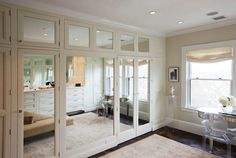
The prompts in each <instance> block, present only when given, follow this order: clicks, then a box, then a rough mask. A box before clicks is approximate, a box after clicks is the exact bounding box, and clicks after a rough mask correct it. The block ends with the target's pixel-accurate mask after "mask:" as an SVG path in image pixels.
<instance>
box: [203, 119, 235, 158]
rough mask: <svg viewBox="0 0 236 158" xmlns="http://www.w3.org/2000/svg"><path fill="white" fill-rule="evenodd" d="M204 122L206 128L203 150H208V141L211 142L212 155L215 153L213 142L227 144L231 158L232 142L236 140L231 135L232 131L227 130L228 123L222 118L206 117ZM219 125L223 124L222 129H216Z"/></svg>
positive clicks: (228, 156)
mask: <svg viewBox="0 0 236 158" xmlns="http://www.w3.org/2000/svg"><path fill="white" fill-rule="evenodd" d="M205 118H206V119H204V120H203V121H202V125H203V126H204V136H203V148H204V149H206V139H209V140H210V153H212V151H213V140H215V141H218V142H221V143H225V144H226V145H227V158H231V141H232V140H233V139H234V138H235V137H234V135H232V134H231V133H229V132H228V131H229V130H230V129H228V128H227V122H225V121H224V120H223V119H222V118H211V117H209V116H206V117H205ZM217 124H218V125H219V124H221V127H223V129H222V128H216V126H217Z"/></svg>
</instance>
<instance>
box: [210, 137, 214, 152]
mask: <svg viewBox="0 0 236 158" xmlns="http://www.w3.org/2000/svg"><path fill="white" fill-rule="evenodd" d="M213 143H214V142H213V139H212V138H210V153H212V152H213Z"/></svg>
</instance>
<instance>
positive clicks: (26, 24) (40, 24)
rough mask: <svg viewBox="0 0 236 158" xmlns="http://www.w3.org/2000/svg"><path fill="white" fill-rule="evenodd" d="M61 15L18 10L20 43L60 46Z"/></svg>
mask: <svg viewBox="0 0 236 158" xmlns="http://www.w3.org/2000/svg"><path fill="white" fill-rule="evenodd" d="M59 20H60V19H59V17H54V16H47V15H41V14H38V13H37V14H36V13H32V12H27V11H23V10H19V11H18V43H19V45H32V46H43V47H59Z"/></svg>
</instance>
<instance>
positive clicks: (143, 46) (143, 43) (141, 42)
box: [138, 37, 149, 52]
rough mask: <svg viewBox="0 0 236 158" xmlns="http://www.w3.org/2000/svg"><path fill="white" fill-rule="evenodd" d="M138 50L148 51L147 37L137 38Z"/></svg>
mask: <svg viewBox="0 0 236 158" xmlns="http://www.w3.org/2000/svg"><path fill="white" fill-rule="evenodd" d="M138 51H139V52H149V39H148V38H144V37H139V38H138Z"/></svg>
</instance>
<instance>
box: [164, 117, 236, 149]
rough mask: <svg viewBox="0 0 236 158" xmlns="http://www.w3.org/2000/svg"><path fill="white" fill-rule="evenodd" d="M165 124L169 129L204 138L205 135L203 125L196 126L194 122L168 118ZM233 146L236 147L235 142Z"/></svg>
mask: <svg viewBox="0 0 236 158" xmlns="http://www.w3.org/2000/svg"><path fill="white" fill-rule="evenodd" d="M165 124H166V126H168V127H172V128H175V129H178V130H181V131H186V132H189V133H193V134H197V135H200V136H203V134H204V127H203V126H202V125H199V124H195V123H192V122H187V121H182V120H176V119H170V118H166V121H165ZM232 144H233V145H236V141H235V142H234V141H233V142H232Z"/></svg>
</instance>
